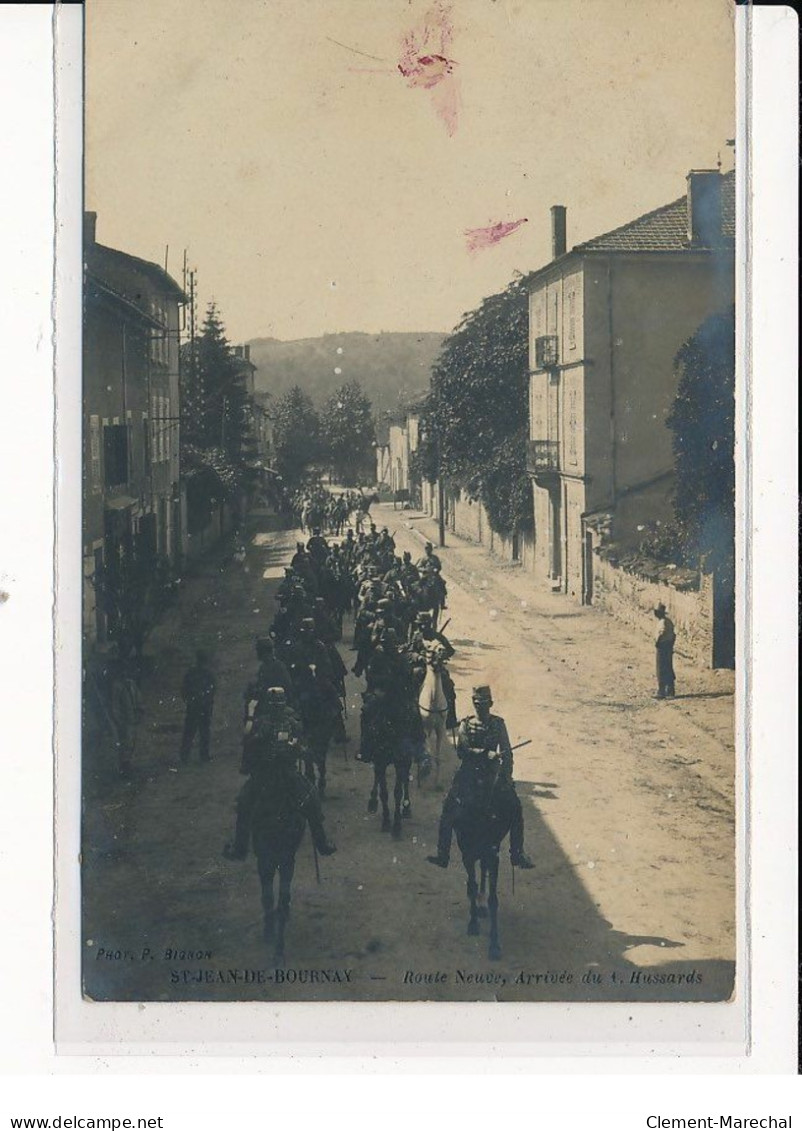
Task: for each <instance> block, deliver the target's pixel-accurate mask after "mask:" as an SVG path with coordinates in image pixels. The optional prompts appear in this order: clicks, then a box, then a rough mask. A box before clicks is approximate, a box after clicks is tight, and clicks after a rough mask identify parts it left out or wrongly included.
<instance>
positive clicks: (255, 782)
mask: <svg viewBox="0 0 802 1131" xmlns="http://www.w3.org/2000/svg"><path fill="white" fill-rule="evenodd" d="M262 700H263V702H262V705H261V710H259V711H257V712H256V713H255V714H254V716H253V717H252V719H251V721H250V723H249V724H246V734H245V740H244V743H243V754H242V765H241V766H240V773H242V774H247V775H248V781H246V783H245V785H244V786H243V787H242V789H241V790H240V792H239V796H238V798H237V823H236V828H235V832H234V839H233V842H232V843H230V844H227V845H226V846H225V848H224V849H223V855H224V856H225V857H227V859H229V860H244V859H245V857H246V856H247V855H248V848H249V846H250V840H251V828H252V823H253V812H254V806H255V805H256V802H257V800H258V797H259V793H260V791H261V790H263V789H266V788H270V787H271V786H272V787H273V788H274V787H275V780H276V774H277V773H278V774H280V775H281V776H282V778H283V779H284V781H285V783H286V785H287V787H288V792H289V794H290V796H292V797H294V798H295V800H296V802H297V804H298V806H299V808H300V809H301V811H302V812H303V814H304V816H305V817H306V819H307V821H308V823H309V831H310V833H311V835H312V841H313V843H314V845H315V848H316V849H317V851H318V852H319V853H320V855H321V856H330V855H331V854H332V853H333V852H335V851H336V849H335V846H334V845H333V844H332V843H331V842H330V841H329V840H328V838H327V836H326V833H325V830H324V828H323V810H322V808H321V805H320V797H319V796H318V794H317V791H316V790H315V789H314V786H312V785H311V783H310V782H309V781H307V779H306V778H305V777H304V776H303V775H302V774H301V773H299V771H298V769H297V768H296V763H297V760H298V759H299V758H300V757H303V755H304V750H303V745H302V732H301V723H300V720H299V719H298V717H297V715H295V713H294V712H293V711H291V710H290V708H289V707H288V706H287V700H286V696H285V693H284V688H283V687H270V688H267V690H266V691H265V692H264V694H263V696H262Z"/></svg>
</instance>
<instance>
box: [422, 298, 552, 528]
mask: <svg viewBox="0 0 802 1131" xmlns="http://www.w3.org/2000/svg"><path fill="white" fill-rule="evenodd" d="M528 326H529V292H528V286H527V283H526V280H525V279H523V278H517V279H515V280H513V282H512V283H510V285H509V286H508V287H507V288H506V290H504V291H502V292H501V293H500V294H495V295H491V296H490V297H489V298H486V299H485V300H484V301H483V302H482V304H481V305H480V306H479V307H478V308H477V309H476V310H474V311H471V312H470V313H469V314H466V315H465V316H464V317H463V319H462V321H461V323H460V324H459V326H457V328H456V330H455V331H454V333H453V334H451V336H450V337H449V338H447V339H446V342H445V344H444V346H443V350H442V353H441V354H440V357H439V358H438V360H437V362H436V364H435V367H434V371H433V374H432V387H431V392H430V395H429V398H428V401H427V403H426V406H425V408H424V411H423V415H422V420H421V425H422V428H421V430H422V433H423V437H424V438H423V440H422V442H421V446H420V449H419V454H418V459H417V464H418V468H419V470H420V472H421V473H422V474H424V475H425V476H426V477H427V478H433V477H434V476H435V475H436V469H437V466H438V460H439V465H440V467H441V468H442V470H443V473H444V474H445V476H447V477H448V478H449V479H450V480H451V481H452V482H453V483H455V484H456V485H458V486H460V487H462V488H463V489H465V490H466V491H467V492H468V493H469V494H470V495H471V496H472V497H473V498H478V499H481V501H482V502H483V503H484V505H485V507H486V509H487V513H488V517H489V519H490V524H491V526H492V527H493V529H494V530H495V531H497V532H498V533H500V534H505V535H506V534H510V533H512V532H513V531H515V530H528V529H531V526H532V489H531V483H530V481H529V478H528V476H527V474H526V440H527V437H528V434H529V433H528V407H527V406H528V393H529V357H528V348H529V346H528V339H529V335H528ZM438 449H439V451H438Z"/></svg>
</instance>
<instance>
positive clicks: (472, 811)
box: [454, 769, 512, 959]
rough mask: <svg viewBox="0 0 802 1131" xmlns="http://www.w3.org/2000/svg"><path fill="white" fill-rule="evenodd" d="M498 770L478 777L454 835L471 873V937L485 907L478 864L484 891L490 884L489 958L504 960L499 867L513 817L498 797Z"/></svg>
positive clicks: (456, 824) (488, 901) (476, 933)
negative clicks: (500, 940) (499, 908)
mask: <svg viewBox="0 0 802 1131" xmlns="http://www.w3.org/2000/svg"><path fill="white" fill-rule="evenodd" d="M497 783H498V770H497V769H494V770H491V771H490V772H489V773H488V774H486V775H485V774H483V775H481V776H478V775H477V776H476V777H475V778H474V783H473V785H474V788H473V789H472V790H471V792H470V795H469V796H468V797H465V798H464V799H463V804H462V806H461V810H460V813H459V815H458V816H457V817H456V819H455V821H454V832H455V833H456V835H457V844H458V845H459V850H460V853H461V855H462V863H463V864H464V866H465V871H466V872H467V873H468V884H467V890H468V900H469V902H470V909H471V910H470V917H469V919H468V934H469V935H478V934H479V919H480V917H482V914H483V912H484V908H483V907H480V905H479V884H478V883H477V880H476V865H477V864H478V865H479V866H480V868H481V876H482V892H484V887H485V879H487V884H488V889H489V890H488V896H487V913H488V914H489V916H490V941H489V945H488V950H487V956H488V958H491V959H498V958H501V946H500V945H499V938H498V867H499V859H498V858H499V849H500V847H501V843H502V841H503V840H504V838H505V837H506V836H507V834H508V833H509V831H510V825H511V824H512V815H511V813H510V812H509V808H508V806H507V805H505V804H504V798H503V795H501V794H499V795H498V796H497V795H496V793H497V791H496V786H497Z"/></svg>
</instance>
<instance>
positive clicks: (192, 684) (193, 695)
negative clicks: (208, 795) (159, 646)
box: [181, 648, 215, 762]
mask: <svg viewBox="0 0 802 1131" xmlns="http://www.w3.org/2000/svg"><path fill="white" fill-rule="evenodd" d="M214 693H215V680H214V676H213V675H212V670H211V667H210V666H209V656H208V654H207V653H206V652H205V651H204V650H203V649H202V648H199V649H198V651H197V653H196V655H195V664H194V665H193V667H191V668H189V669H188V670H187V672H186V674H185V676H184V679H183V681H182V684H181V698H182V699H183V700H184V702H185V704H186V714H185V716H184V733H183V736H182V738H181V761H182V762H188V761H189V755H190V751H191V750H192V744H193V743H194V741H195V735H198V742H199V746H200V760H201V762H209V761H211V755H210V753H209V741H210V736H211V728H212V711H213V709H214Z"/></svg>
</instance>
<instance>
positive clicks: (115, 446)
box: [103, 424, 129, 487]
mask: <svg viewBox="0 0 802 1131" xmlns="http://www.w3.org/2000/svg"><path fill="white" fill-rule="evenodd" d="M128 439H129V436H128V425H127V424H107V425H106V426H105V428H104V429H103V466H104V468H105V473H106V474H105V486H106V487H119V486H121V485H122V484H123V483H127V482H128V460H129V455H128V449H129V443H128Z"/></svg>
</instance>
